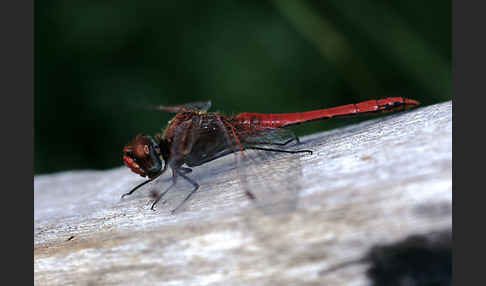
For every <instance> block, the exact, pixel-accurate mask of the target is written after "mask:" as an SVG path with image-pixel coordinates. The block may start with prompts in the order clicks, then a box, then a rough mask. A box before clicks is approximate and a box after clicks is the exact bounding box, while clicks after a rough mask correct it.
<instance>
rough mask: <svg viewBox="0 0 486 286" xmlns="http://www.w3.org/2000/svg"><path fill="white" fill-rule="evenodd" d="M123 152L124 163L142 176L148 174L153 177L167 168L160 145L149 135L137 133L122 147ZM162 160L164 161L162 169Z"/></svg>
mask: <svg viewBox="0 0 486 286" xmlns="http://www.w3.org/2000/svg"><path fill="white" fill-rule="evenodd" d="M164 149H165V148H164ZM123 153H124V154H123V161H124V162H125V165H126V166H127V167H128V168H130V169H131V170H132V172H134V173H136V174H139V175H140V176H142V177H147V176H148V177H149V178H150V179H153V178H155V177H157V176H159V175H160V174H162V173H163V172H164V171H165V169H166V168H167V164H166V157H164V156H163V154H162V152H161V150H160V146H159V145H158V144H157V143H156V142H155V141H154V139H153V138H152V137H150V136H146V135H137V136H136V137H135V139H133V141H132V142H130V143H129V144H128V145H127V146H125V148H123ZM162 161H164V168H163V169H162Z"/></svg>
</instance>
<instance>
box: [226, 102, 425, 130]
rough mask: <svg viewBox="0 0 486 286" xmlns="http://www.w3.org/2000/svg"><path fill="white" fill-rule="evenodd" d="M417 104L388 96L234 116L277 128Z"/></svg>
mask: <svg viewBox="0 0 486 286" xmlns="http://www.w3.org/2000/svg"><path fill="white" fill-rule="evenodd" d="M416 105H419V102H418V101H415V100H412V99H408V98H403V97H388V98H384V99H378V100H368V101H363V102H360V103H355V104H348V105H342V106H337V107H332V108H326V109H319V110H312V111H306V112H296V113H279V114H263V113H248V112H245V113H241V114H238V115H237V116H235V117H234V119H237V120H239V121H240V122H241V123H243V124H248V125H252V126H253V127H255V128H277V127H285V126H289V125H295V124H300V123H304V122H308V121H313V120H322V119H330V118H333V117H338V116H346V115H355V114H363V113H374V112H381V111H390V112H392V111H398V110H403V109H406V108H410V107H414V106H416Z"/></svg>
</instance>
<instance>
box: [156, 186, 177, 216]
mask: <svg viewBox="0 0 486 286" xmlns="http://www.w3.org/2000/svg"><path fill="white" fill-rule="evenodd" d="M176 183H177V181H176V180H175V179H174V181H173V182H172V185H170V186H169V187H168V188H167V189H166V190H165V191H163V192H162V193H161V194H160V195H158V196H157V197H156V198H155V200H154V202H153V204H152V207H151V208H150V209H151V210H153V211H154V210H155V209H154V207H155V205H156V204H157V203H158V202H159V201H160V199H161V198H162V197H163V196H164V195H165V194H167V192H168V191H169V190H170V189H172V187H173V186H175V185H176Z"/></svg>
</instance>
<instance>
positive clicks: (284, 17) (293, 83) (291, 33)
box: [34, 0, 451, 174]
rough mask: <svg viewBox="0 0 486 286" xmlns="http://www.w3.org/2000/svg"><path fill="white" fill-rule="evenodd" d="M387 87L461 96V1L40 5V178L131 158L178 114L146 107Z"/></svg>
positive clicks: (313, 102)
mask: <svg viewBox="0 0 486 286" xmlns="http://www.w3.org/2000/svg"><path fill="white" fill-rule="evenodd" d="M388 96H404V97H408V98H413V99H416V100H419V101H420V102H422V103H423V104H425V105H427V104H433V103H437V102H441V101H445V100H450V99H451V4H450V2H444V1H437V0H433V1H417V0H413V1H395V2H391V3H390V1H384V0H379V1H378V0H376V1H371V0H359V1H340V0H331V1H308V0H307V1H297V0H295V1H290V0H285V1H284V0H282V1H280V0H275V1H211V2H204V1H49V0H47V1H42V2H36V9H35V123H34V124H35V173H36V174H39V173H47V172H53V171H60V170H69V169H88V168H89V169H103V168H110V167H115V166H119V165H121V164H122V160H121V153H122V148H123V146H124V145H125V143H127V142H128V141H129V140H130V139H131V138H132V137H133V136H135V135H136V134H138V133H149V134H153V133H155V132H158V131H160V129H161V128H164V127H165V125H166V123H167V121H168V120H169V119H170V116H169V115H168V114H165V113H161V112H155V111H143V110H141V109H140V107H141V106H144V105H161V104H180V103H187V102H190V101H197V100H207V99H211V100H212V101H213V110H219V111H222V112H226V113H228V114H236V113H240V112H244V111H248V112H293V111H306V110H311V109H318V108H325V107H332V106H335V105H339V104H348V103H354V102H357V101H362V100H367V99H374V98H382V97H388ZM349 122H350V121H346V120H344V119H341V120H335V121H328V122H319V123H311V124H310V125H309V126H307V127H305V126H303V127H301V128H300V127H298V128H296V129H295V131H296V132H297V134H299V135H304V134H308V133H312V132H317V131H322V130H325V129H328V128H334V127H336V126H340V125H343V124H346V123H349Z"/></svg>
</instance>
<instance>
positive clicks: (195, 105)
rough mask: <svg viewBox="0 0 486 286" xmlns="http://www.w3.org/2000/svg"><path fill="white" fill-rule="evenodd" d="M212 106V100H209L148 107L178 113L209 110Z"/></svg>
mask: <svg viewBox="0 0 486 286" xmlns="http://www.w3.org/2000/svg"><path fill="white" fill-rule="evenodd" d="M209 108H211V100H208V101H197V102H191V103H187V104H182V105H171V106H163V105H160V106H151V107H148V109H150V110H160V111H165V112H170V113H178V112H184V111H207V110H209Z"/></svg>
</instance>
